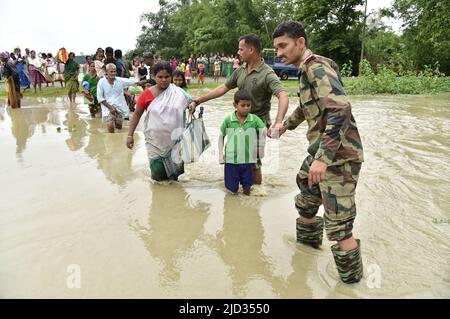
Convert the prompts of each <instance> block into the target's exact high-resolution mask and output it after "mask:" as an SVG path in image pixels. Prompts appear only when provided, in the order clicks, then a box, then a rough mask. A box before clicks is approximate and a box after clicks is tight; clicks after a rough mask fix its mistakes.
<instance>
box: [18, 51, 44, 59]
mask: <svg viewBox="0 0 450 319" xmlns="http://www.w3.org/2000/svg"><path fill="white" fill-rule="evenodd" d="M11 54H14V53H13V52H11ZM42 58H43V59H47V53H42Z"/></svg>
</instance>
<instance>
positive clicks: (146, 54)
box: [142, 52, 155, 60]
mask: <svg viewBox="0 0 450 319" xmlns="http://www.w3.org/2000/svg"><path fill="white" fill-rule="evenodd" d="M142 57H143V58H144V60H145V59H154V58H155V57H154V56H153V53H151V52H144V54H143V55H142Z"/></svg>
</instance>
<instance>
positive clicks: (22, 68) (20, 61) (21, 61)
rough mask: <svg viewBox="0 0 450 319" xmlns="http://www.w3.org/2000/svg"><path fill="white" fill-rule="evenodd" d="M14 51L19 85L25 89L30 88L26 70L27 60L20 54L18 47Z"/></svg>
mask: <svg viewBox="0 0 450 319" xmlns="http://www.w3.org/2000/svg"><path fill="white" fill-rule="evenodd" d="M15 52H16V56H17V61H16V67H17V70H18V71H19V76H20V86H21V87H22V88H24V90H26V89H29V88H30V79H29V78H28V72H27V61H26V58H25V57H23V56H22V54H21V51H20V49H19V48H17V49H15Z"/></svg>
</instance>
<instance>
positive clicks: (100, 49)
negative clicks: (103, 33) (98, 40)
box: [97, 48, 105, 53]
mask: <svg viewBox="0 0 450 319" xmlns="http://www.w3.org/2000/svg"><path fill="white" fill-rule="evenodd" d="M99 51H100V52H103V53H104V52H105V50H103V49H102V48H98V49H97V52H99Z"/></svg>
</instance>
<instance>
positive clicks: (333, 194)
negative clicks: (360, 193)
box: [295, 155, 361, 241]
mask: <svg viewBox="0 0 450 319" xmlns="http://www.w3.org/2000/svg"><path fill="white" fill-rule="evenodd" d="M313 161H314V157H312V156H311V155H309V156H308V157H306V158H305V160H304V161H303V164H302V167H301V168H300V171H299V172H298V174H297V185H298V187H299V188H300V194H298V195H297V196H295V207H296V208H297V210H298V212H299V214H300V215H301V216H303V217H305V218H313V217H314V216H316V214H317V211H318V210H319V207H320V205H322V204H323V206H324V208H325V214H324V221H325V230H326V233H327V237H328V239H329V240H331V241H341V240H344V239H347V238H350V237H351V236H352V229H353V221H354V220H355V217H356V206H355V189H356V184H357V182H358V176H359V171H360V170H361V163H356V162H346V163H344V164H342V165H337V166H329V167H328V168H327V171H326V176H325V180H324V181H322V182H321V183H320V184H319V185H317V184H316V185H313V186H312V187H311V188H309V187H308V173H309V168H310V166H311V164H312V162H313Z"/></svg>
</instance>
